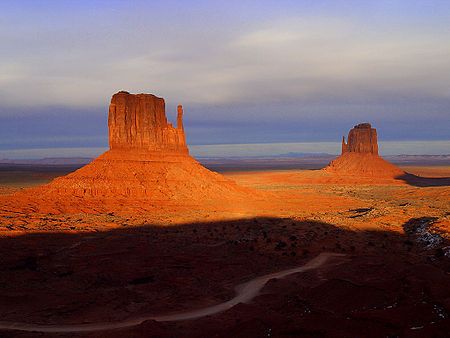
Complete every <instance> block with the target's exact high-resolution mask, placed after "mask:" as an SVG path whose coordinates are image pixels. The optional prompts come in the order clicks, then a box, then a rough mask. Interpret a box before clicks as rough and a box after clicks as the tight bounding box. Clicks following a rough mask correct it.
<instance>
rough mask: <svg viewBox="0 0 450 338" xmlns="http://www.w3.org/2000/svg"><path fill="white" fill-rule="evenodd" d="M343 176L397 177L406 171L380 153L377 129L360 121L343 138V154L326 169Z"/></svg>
mask: <svg viewBox="0 0 450 338" xmlns="http://www.w3.org/2000/svg"><path fill="white" fill-rule="evenodd" d="M324 170H325V171H327V172H329V173H333V174H338V175H342V176H354V177H373V178H397V177H399V176H401V175H403V174H404V172H403V171H402V170H401V169H400V168H398V167H396V166H395V165H393V164H391V163H389V162H387V161H386V160H384V159H383V158H381V157H380V156H379V155H378V139H377V130H376V129H375V128H372V126H371V125H370V123H360V124H357V125H356V126H354V127H353V128H352V129H351V130H350V132H349V133H348V137H347V143H346V142H345V137H344V138H343V139H342V154H341V156H339V157H338V158H336V159H335V160H333V161H331V163H330V164H329V165H328V166H327V167H326V168H325V169H324Z"/></svg>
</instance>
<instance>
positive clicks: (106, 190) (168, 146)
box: [17, 91, 255, 213]
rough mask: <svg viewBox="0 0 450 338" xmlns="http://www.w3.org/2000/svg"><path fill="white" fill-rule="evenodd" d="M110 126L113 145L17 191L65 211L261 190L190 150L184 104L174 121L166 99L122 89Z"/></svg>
mask: <svg viewBox="0 0 450 338" xmlns="http://www.w3.org/2000/svg"><path fill="white" fill-rule="evenodd" d="M87 123H88V121H87ZM108 127H109V145H110V149H109V150H108V151H106V152H105V153H103V154H102V155H100V156H99V157H98V158H96V159H95V160H93V161H92V162H91V163H89V164H88V165H86V166H84V167H82V168H80V169H78V170H76V171H75V172H73V173H70V174H68V175H66V176H63V177H58V178H56V179H55V180H53V181H52V182H51V183H49V184H47V185H44V186H40V187H37V188H35V189H28V190H26V191H24V192H23V193H22V194H18V195H17V197H20V198H21V199H26V200H27V202H26V203H28V204H29V205H33V208H34V209H33V210H39V211H41V212H48V213H54V212H56V213H59V212H81V211H82V212H105V211H114V212H117V211H121V210H122V211H123V210H125V211H126V212H129V211H133V212H134V211H135V210H138V212H142V211H150V210H151V211H152V212H153V211H155V210H157V211H158V212H163V211H164V210H166V209H167V210H168V209H170V211H171V212H173V211H174V210H178V209H180V210H181V209H183V210H189V211H191V210H194V209H201V210H207V209H208V208H212V209H214V210H216V209H223V208H226V207H229V208H234V206H238V207H239V208H240V207H241V206H243V205H244V204H245V202H246V201H248V200H249V199H250V198H249V197H250V196H254V195H255V193H254V192H253V191H250V190H249V189H247V188H243V187H239V186H238V185H236V184H235V183H234V182H233V181H231V180H229V179H227V178H225V177H224V176H222V175H220V174H218V173H215V172H212V171H210V170H208V169H206V168H205V167H203V166H202V165H201V164H200V163H198V162H197V161H196V160H195V159H194V158H193V157H191V156H190V155H189V151H188V148H187V145H186V140H185V133H184V127H183V107H182V106H181V105H179V106H178V108H177V126H176V127H173V126H172V124H171V123H169V122H168V120H167V117H166V114H165V102H164V99H162V98H159V97H157V96H155V95H152V94H130V93H128V92H125V91H121V92H118V93H116V94H114V95H113V96H112V99H111V104H110V106H109V115H108ZM18 203H19V202H18ZM20 203H22V202H20ZM20 203H19V204H20ZM22 204H23V203H22ZM208 210H209V209H208Z"/></svg>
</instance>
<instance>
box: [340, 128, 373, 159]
mask: <svg viewBox="0 0 450 338" xmlns="http://www.w3.org/2000/svg"><path fill="white" fill-rule="evenodd" d="M347 152H350V153H369V154H374V155H378V140H377V130H376V129H375V128H372V126H371V125H370V123H361V124H357V125H356V126H354V127H353V128H352V129H351V130H350V132H349V133H348V137H347V143H345V137H344V138H343V139H342V154H344V153H347Z"/></svg>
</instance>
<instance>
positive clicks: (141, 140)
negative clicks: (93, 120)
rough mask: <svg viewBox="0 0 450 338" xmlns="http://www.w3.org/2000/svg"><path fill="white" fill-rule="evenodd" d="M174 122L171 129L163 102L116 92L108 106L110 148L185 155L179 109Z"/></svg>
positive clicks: (152, 96) (185, 148)
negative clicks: (174, 124)
mask: <svg viewBox="0 0 450 338" xmlns="http://www.w3.org/2000/svg"><path fill="white" fill-rule="evenodd" d="M177 122H178V125H177V127H176V128H174V127H173V126H172V124H171V123H169V122H168V121H167V118H166V112H165V102H164V99H162V98H160V97H157V96H155V95H151V94H136V95H133V94H130V93H128V92H124V91H121V92H118V93H116V94H114V95H113V97H112V99H111V104H110V106H109V116H108V127H109V147H110V149H143V150H152V151H165V152H180V153H187V152H188V149H187V146H186V139H185V135H184V129H183V108H182V106H181V105H180V106H178V118H177Z"/></svg>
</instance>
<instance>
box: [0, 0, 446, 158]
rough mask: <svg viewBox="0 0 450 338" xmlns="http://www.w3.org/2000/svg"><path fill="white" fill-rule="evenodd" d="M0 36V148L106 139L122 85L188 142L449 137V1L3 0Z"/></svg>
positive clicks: (82, 144) (73, 144)
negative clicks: (158, 106)
mask: <svg viewBox="0 0 450 338" xmlns="http://www.w3.org/2000/svg"><path fill="white" fill-rule="evenodd" d="M0 45H1V46H2V47H1V52H0V150H10V149H28V148H54V147H65V148H68V147H74V148H80V147H104V146H106V145H107V128H106V121H107V107H108V104H109V99H110V97H111V95H112V94H113V93H114V92H117V91H119V90H122V89H124V90H128V91H130V92H148V93H154V94H156V95H158V96H161V97H164V98H165V99H166V105H167V114H168V116H169V119H173V117H174V116H175V107H176V105H177V104H178V103H182V104H183V105H184V107H185V113H186V114H185V119H186V122H185V125H186V128H187V132H188V142H189V143H190V144H192V145H200V144H221V143H272V142H277V143H283V142H332V141H338V140H340V138H341V135H343V134H346V133H347V132H348V130H349V129H350V128H351V127H352V126H353V125H354V124H356V123H359V122H365V121H368V122H371V123H372V124H373V125H374V126H375V127H376V128H377V129H378V133H379V137H380V139H382V140H386V141H407V140H414V141H424V142H425V141H430V140H450V76H449V74H450V2H449V1H432V0H426V1H411V0H410V1H338V0H333V1H313V0H311V1H245V0H240V1H57V0H55V1H39V0H36V1H8V0H3V1H1V2H0ZM424 144H425V143H424ZM429 144H430V147H432V145H433V144H436V143H429ZM436 149H437V148H436ZM436 151H437V150H436ZM439 151H442V150H441V148H439ZM427 152H428V153H432V152H433V149H432V148H430V149H428V151H427ZM448 153H450V150H449V151H448Z"/></svg>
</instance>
